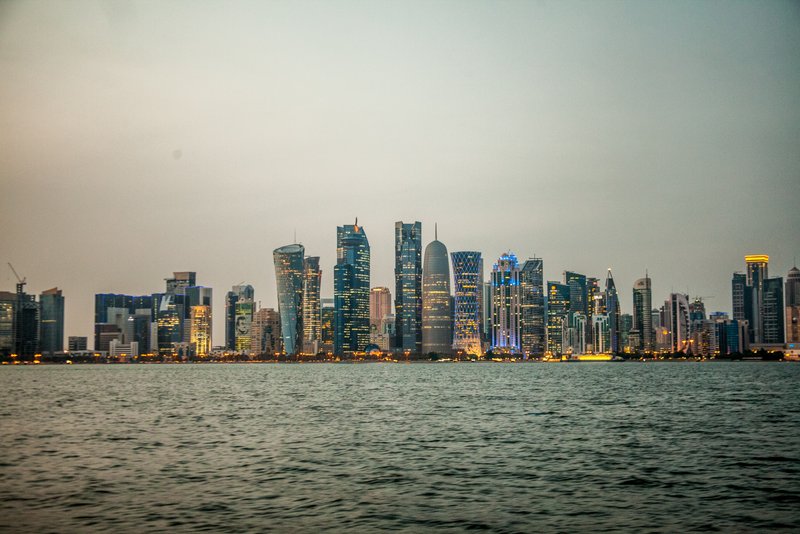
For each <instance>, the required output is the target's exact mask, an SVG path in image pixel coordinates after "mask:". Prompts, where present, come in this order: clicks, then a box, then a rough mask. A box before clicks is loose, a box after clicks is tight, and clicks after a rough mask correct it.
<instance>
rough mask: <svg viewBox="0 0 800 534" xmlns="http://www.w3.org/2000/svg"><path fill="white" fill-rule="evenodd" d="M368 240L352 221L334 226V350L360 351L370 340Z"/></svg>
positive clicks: (361, 228)
mask: <svg viewBox="0 0 800 534" xmlns="http://www.w3.org/2000/svg"><path fill="white" fill-rule="evenodd" d="M369 259H370V258H369V241H368V240H367V234H366V233H365V232H364V228H363V227H361V226H359V225H358V219H356V222H355V224H352V225H345V226H339V227H337V229H336V266H335V267H334V268H333V283H334V288H333V302H334V308H335V318H334V343H333V351H334V353H335V354H340V355H341V354H344V353H347V352H356V351H363V350H364V348H366V346H367V345H368V344H369V289H370V288H369V266H370V264H369Z"/></svg>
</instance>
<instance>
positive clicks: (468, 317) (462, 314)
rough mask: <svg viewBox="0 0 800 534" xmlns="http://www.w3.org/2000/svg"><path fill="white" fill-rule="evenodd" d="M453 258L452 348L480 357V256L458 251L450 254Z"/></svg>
mask: <svg viewBox="0 0 800 534" xmlns="http://www.w3.org/2000/svg"><path fill="white" fill-rule="evenodd" d="M450 257H451V258H452V260H453V283H454V285H455V288H454V289H455V296H454V299H453V309H454V310H453V314H454V321H453V348H454V349H455V350H463V351H464V352H465V353H467V354H472V355H476V356H480V355H481V354H483V350H482V346H481V320H482V318H481V292H482V290H483V258H482V257H481V253H480V252H476V251H460V252H453V253H451V254H450Z"/></svg>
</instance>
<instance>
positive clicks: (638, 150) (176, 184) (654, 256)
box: [0, 1, 800, 345]
mask: <svg viewBox="0 0 800 534" xmlns="http://www.w3.org/2000/svg"><path fill="white" fill-rule="evenodd" d="M799 201H800V3H797V2H769V1H757V2H756V1H753V2H713V1H706V2H675V1H669V2H644V1H642V2H595V1H592V2H497V1H492V2H469V1H457V2H432V1H424V2H406V1H403V2H401V1H393V2H377V1H364V2H334V1H326V2H296V1H293V2H276V3H266V2H260V1H259V2H252V3H248V2H196V1H192V2H172V1H154V2H134V3H129V2H77V1H69V2H63V1H52V2H9V1H5V2H2V3H0V228H2V233H0V260H2V263H3V265H2V266H0V269H2V271H1V272H2V275H0V289H6V290H11V291H13V287H14V278H13V275H12V274H11V272H10V270H9V269H8V268H7V266H6V265H5V263H6V262H7V261H11V262H12V263H13V264H14V266H15V267H16V268H17V270H18V271H19V272H20V273H21V274H22V275H25V276H27V278H28V281H29V285H28V289H29V291H32V292H36V293H39V292H40V291H41V290H43V289H47V288H49V287H53V286H58V287H61V288H62V289H63V290H64V294H65V297H66V299H67V300H66V310H67V316H66V335H87V336H91V332H92V323H93V320H94V319H93V313H94V304H93V295H94V294H95V293H100V292H117V293H130V294H142V293H151V292H156V291H163V288H164V283H163V278H165V277H167V276H169V275H170V274H171V272H172V271H175V270H194V271H197V278H198V282H199V283H200V284H202V285H206V286H211V287H213V288H214V315H215V323H214V344H215V345H217V344H222V343H223V342H224V334H223V332H224V330H223V320H224V305H223V299H224V294H225V292H226V291H227V290H228V289H229V288H230V286H231V285H233V284H236V283H239V282H241V281H245V282H248V283H251V284H253V286H254V287H255V289H256V299H257V300H260V301H261V302H262V305H264V306H276V305H277V302H276V295H275V271H274V268H273V263H272V250H273V249H274V248H276V247H278V246H280V245H285V244H288V243H291V242H292V241H293V234H294V232H295V230H296V231H297V238H298V240H299V241H300V242H302V243H303V244H304V245H305V247H306V251H307V253H308V254H310V255H319V256H321V258H322V259H321V265H322V269H323V271H324V278H323V296H331V295H332V292H333V290H332V280H333V279H332V274H331V273H332V268H333V264H334V263H335V260H336V253H335V248H336V226H337V225H339V224H350V223H352V222H353V220H354V218H355V217H356V216H357V217H358V219H359V223H360V224H362V225H363V226H364V228H365V230H366V232H367V236H368V237H369V240H370V243H371V245H372V285H373V286H377V285H387V286H389V287H390V288H391V289H392V292H393V293H394V283H393V267H394V266H393V263H394V258H393V254H394V252H393V228H394V222H395V221H398V220H403V221H414V220H420V221H422V223H423V235H424V239H425V242H428V241H430V240H431V239H433V223H434V222H438V223H439V238H440V240H441V241H443V242H444V243H445V244H446V245H447V247H448V249H449V250H450V251H451V252H452V251H455V250H465V249H466V250H480V251H482V252H483V253H484V257H485V258H486V263H487V271H488V268H489V267H490V265H491V260H494V259H496V258H497V256H498V255H499V254H500V253H501V252H503V251H506V250H511V251H513V252H515V253H516V254H517V255H518V256H519V257H520V258H521V259H524V258H526V257H528V256H531V255H533V254H536V255H538V256H540V257H542V258H544V266H545V277H546V278H547V279H560V278H561V274H562V271H564V270H565V269H569V270H573V271H578V272H582V273H585V274H587V275H594V276H598V277H601V278H603V277H604V276H605V271H606V268H607V267H609V266H610V267H612V268H613V271H614V274H615V279H616V281H617V286H618V287H619V288H620V289H621V293H622V305H623V311H624V312H630V309H631V302H630V298H631V297H630V287H631V285H632V283H633V281H634V279H635V278H638V277H640V276H642V275H643V274H644V270H645V269H646V268H647V269H649V272H650V274H651V277H652V278H653V288H654V291H653V293H654V294H653V302H654V305H659V303H660V302H663V299H664V298H665V297H666V295H667V293H668V292H669V291H670V290H673V289H674V290H675V291H682V292H687V291H688V292H689V293H690V294H691V295H709V296H713V298H712V299H709V300H708V308H709V309H710V310H717V309H719V310H730V307H731V304H730V278H731V273H732V272H733V271H734V270H741V269H742V268H743V267H744V260H743V255H744V254H745V253H751V252H763V253H767V254H769V255H770V256H771V263H770V273H771V274H773V275H781V276H785V274H786V271H787V270H788V269H789V267H791V264H792V258H793V256H795V255H800V202H799ZM90 344H91V341H90Z"/></svg>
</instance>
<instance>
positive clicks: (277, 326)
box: [250, 308, 283, 358]
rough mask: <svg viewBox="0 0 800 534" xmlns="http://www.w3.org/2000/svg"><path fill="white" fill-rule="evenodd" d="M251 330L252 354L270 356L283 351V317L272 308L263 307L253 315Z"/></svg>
mask: <svg viewBox="0 0 800 534" xmlns="http://www.w3.org/2000/svg"><path fill="white" fill-rule="evenodd" d="M250 332H251V336H250V337H251V344H250V353H251V354H253V355H255V356H257V357H265V358H270V357H272V356H273V355H275V354H277V353H280V352H281V351H282V348H283V347H282V345H283V336H282V334H281V317H280V314H279V313H278V312H277V311H275V310H273V309H272V308H261V309H260V310H258V311H257V312H256V313H255V314H254V315H253V324H252V326H251V329H250Z"/></svg>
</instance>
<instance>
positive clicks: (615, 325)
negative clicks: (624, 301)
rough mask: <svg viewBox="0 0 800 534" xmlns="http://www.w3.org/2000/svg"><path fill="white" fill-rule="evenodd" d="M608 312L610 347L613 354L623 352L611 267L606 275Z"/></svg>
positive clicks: (615, 288) (617, 300) (616, 296)
mask: <svg viewBox="0 0 800 534" xmlns="http://www.w3.org/2000/svg"><path fill="white" fill-rule="evenodd" d="M605 297H606V299H605V300H606V313H607V314H608V336H609V348H610V349H611V353H612V354H616V353H618V352H622V348H623V344H622V343H621V339H620V324H619V323H620V309H619V296H618V295H617V286H616V285H615V284H614V277H613V276H611V269H609V270H608V274H607V275H606V293H605Z"/></svg>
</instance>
